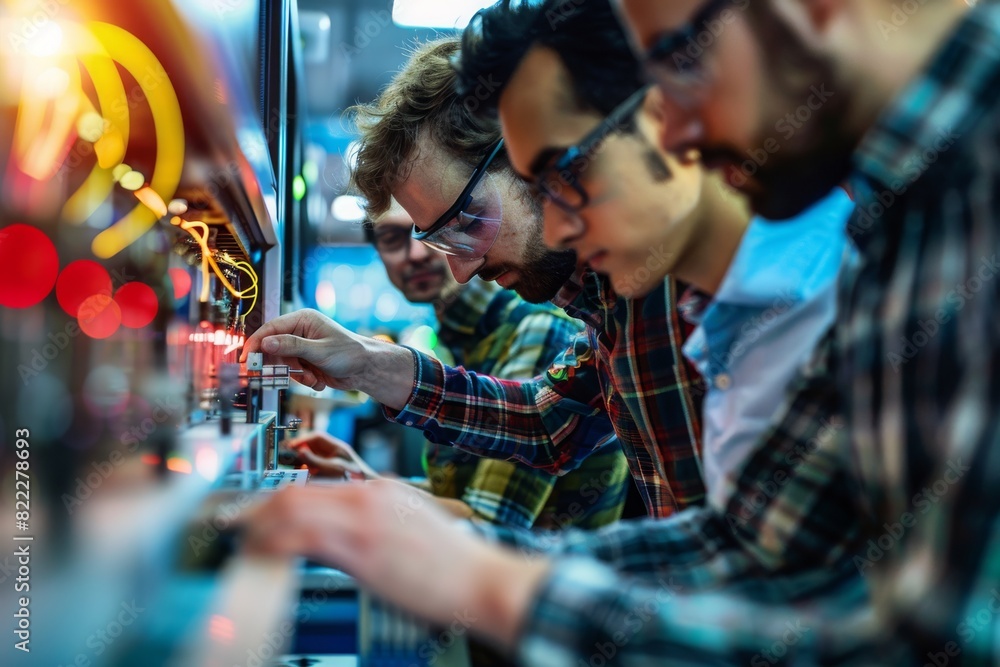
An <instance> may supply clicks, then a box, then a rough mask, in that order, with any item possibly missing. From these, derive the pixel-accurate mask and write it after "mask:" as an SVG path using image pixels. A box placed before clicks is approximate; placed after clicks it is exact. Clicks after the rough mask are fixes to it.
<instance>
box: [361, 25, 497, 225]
mask: <svg viewBox="0 0 1000 667" xmlns="http://www.w3.org/2000/svg"><path fill="white" fill-rule="evenodd" d="M459 45H460V41H459V39H458V38H457V37H449V38H445V39H438V40H435V41H432V42H428V43H426V44H423V45H420V46H418V47H416V48H415V49H414V50H413V52H412V54H411V56H410V59H409V60H408V61H407V63H406V64H405V65H404V66H403V68H402V69H401V70H400V71H399V73H397V74H396V76H395V77H394V78H393V80H392V81H391V82H390V83H389V85H388V86H386V88H385V90H383V91H382V93H381V94H380V95H379V96H378V98H377V99H376V100H375V101H374V102H371V103H370V104H357V105H355V106H353V107H351V108H349V109H348V110H347V111H348V114H350V115H351V116H352V117H353V120H354V123H355V125H356V127H357V129H358V132H359V134H360V137H359V144H360V148H359V150H358V159H357V166H356V167H355V169H354V173H353V174H352V175H351V181H352V183H353V185H354V186H355V187H356V188H357V190H358V191H359V192H360V194H361V195H362V196H363V197H364V198H365V199H366V200H367V204H366V213H367V214H368V218H369V219H375V218H378V217H379V216H380V215H382V214H383V213H385V211H386V210H387V209H388V208H389V203H390V200H391V198H392V190H393V188H394V187H395V186H396V184H397V183H399V182H400V181H401V180H403V179H405V178H406V177H407V176H408V175H409V169H410V167H411V163H412V159H411V157H412V153H413V147H414V145H415V143H416V141H417V138H418V137H420V136H421V134H423V133H427V135H426V136H428V137H429V138H430V139H431V140H432V141H434V142H435V143H436V144H438V145H439V146H441V147H442V148H443V149H445V150H446V151H447V152H448V153H449V154H450V155H453V156H454V157H455V158H456V159H458V160H461V161H462V162H464V163H466V164H468V165H469V169H470V171H471V170H472V169H473V168H474V167H475V165H476V164H477V163H478V162H479V161H480V159H482V157H483V155H485V154H486V152H487V151H488V150H489V149H490V147H491V146H492V145H493V144H494V143H496V141H497V140H498V139H500V126H499V125H498V124H497V122H496V121H495V120H491V119H484V118H479V117H477V115H476V111H477V109H478V107H479V99H478V98H477V97H476V96H475V95H467V96H464V97H461V96H459V95H458V93H457V92H456V89H455V84H456V81H457V74H456V72H455V67H454V64H453V63H454V61H455V60H456V58H457V56H458V53H459ZM508 167H509V163H508V162H507V156H506V154H505V153H504V152H503V151H501V153H500V154H498V155H497V157H496V159H494V161H493V164H492V165H491V167H490V171H497V170H500V169H506V168H508Z"/></svg>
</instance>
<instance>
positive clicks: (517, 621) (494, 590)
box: [475, 544, 551, 654]
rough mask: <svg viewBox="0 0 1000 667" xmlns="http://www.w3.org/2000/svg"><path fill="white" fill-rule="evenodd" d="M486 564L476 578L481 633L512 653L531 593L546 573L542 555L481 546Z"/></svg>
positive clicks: (547, 564)
mask: <svg viewBox="0 0 1000 667" xmlns="http://www.w3.org/2000/svg"><path fill="white" fill-rule="evenodd" d="M482 546H483V547H484V552H485V553H488V556H486V557H484V558H483V562H485V563H488V566H487V567H484V568H482V571H481V572H480V576H478V577H477V578H476V586H475V590H476V607H477V609H478V611H479V617H480V623H478V624H477V625H478V626H479V629H480V631H481V632H484V633H486V634H487V635H488V636H489V637H491V638H492V639H493V640H494V641H495V642H497V643H498V644H499V645H500V646H501V647H502V648H503V649H504V650H506V651H507V652H509V653H511V654H513V653H514V652H515V651H516V648H517V642H518V640H519V638H520V636H521V631H522V628H523V626H524V623H525V621H526V620H527V617H528V614H529V613H530V611H531V607H532V605H533V604H534V600H535V596H536V595H537V594H538V590H539V589H540V588H541V586H542V582H543V580H544V579H545V577H546V576H547V575H548V573H549V569H550V567H551V563H550V562H549V561H548V560H546V559H543V558H534V559H530V560H525V559H523V558H520V557H518V555H516V554H514V553H513V552H510V551H508V550H506V549H502V550H498V549H496V548H495V547H492V546H487V545H485V544H483V545H482Z"/></svg>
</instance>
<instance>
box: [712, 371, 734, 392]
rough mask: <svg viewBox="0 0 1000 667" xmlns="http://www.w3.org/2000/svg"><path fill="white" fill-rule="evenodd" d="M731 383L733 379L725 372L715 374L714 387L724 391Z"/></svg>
mask: <svg viewBox="0 0 1000 667" xmlns="http://www.w3.org/2000/svg"><path fill="white" fill-rule="evenodd" d="M732 383H733V379H732V378H731V377H729V375H727V374H726V373H719V374H718V375H716V376H715V387H716V389H721V390H722V391H725V390H726V389H729V386H730V385H731V384H732Z"/></svg>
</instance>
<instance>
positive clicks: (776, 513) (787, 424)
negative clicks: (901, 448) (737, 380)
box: [480, 338, 861, 589]
mask: <svg viewBox="0 0 1000 667" xmlns="http://www.w3.org/2000/svg"><path fill="white" fill-rule="evenodd" d="M828 348H829V338H827V339H826V340H825V342H824V344H823V345H821V347H820V348H819V349H818V350H817V353H816V357H815V358H814V359H813V361H812V362H811V363H810V365H809V366H807V367H806V368H805V369H803V370H802V371H801V373H800V375H799V377H798V379H797V380H796V381H795V382H794V383H793V386H792V390H791V391H792V397H791V399H790V400H789V401H788V402H787V404H786V407H785V410H784V412H783V414H784V417H783V418H782V419H781V420H780V421H779V422H778V423H777V424H776V425H775V426H774V427H772V429H771V431H770V432H769V433H768V434H767V436H766V438H765V440H764V441H763V443H762V444H761V445H760V446H759V447H758V448H757V449H756V450H755V452H754V453H753V454H752V455H751V457H750V459H749V460H748V461H747V463H746V465H745V466H744V468H743V470H742V473H741V474H740V476H739V478H738V479H736V480H734V481H733V482H730V484H731V485H732V490H731V491H730V493H729V494H728V495H727V497H728V498H729V499H730V500H729V501H728V503H727V505H726V506H725V507H714V506H703V507H698V508H691V509H688V510H685V511H683V512H680V513H678V514H677V515H675V516H672V517H669V518H667V519H660V520H639V521H624V522H620V523H618V524H615V525H612V526H608V527H607V528H604V529H601V530H599V531H594V532H591V531H579V530H569V531H563V532H559V533H542V532H535V533H528V532H525V531H519V530H516V529H509V528H503V527H496V526H482V527H480V531H481V532H482V533H483V534H484V536H486V537H487V538H488V539H491V540H494V541H498V542H502V543H505V544H508V545H510V546H513V547H515V548H517V549H520V550H522V551H523V552H526V553H531V552H536V553H547V554H551V555H558V554H574V555H586V556H590V557H593V558H597V559H599V560H601V561H604V562H605V563H608V564H610V565H612V566H613V567H614V568H616V569H618V570H621V571H623V572H630V573H658V574H664V575H670V576H675V577H677V578H678V580H679V581H680V582H681V583H683V585H684V586H685V587H688V588H697V589H701V588H709V587H713V586H718V585H721V584H725V583H728V582H732V581H734V580H738V579H741V578H746V577H748V576H750V575H754V574H773V573H776V572H783V571H786V570H789V569H790V568H794V567H795V566H796V565H797V564H800V563H811V564H815V565H817V566H820V567H827V568H829V567H830V566H832V565H835V564H841V565H842V564H844V563H845V561H848V560H849V559H848V555H849V554H852V553H853V551H852V547H853V545H854V544H855V543H856V541H857V538H858V535H859V534H860V526H859V518H858V517H859V513H860V512H861V510H860V509H859V508H858V506H857V503H856V501H855V498H856V489H855V487H854V485H853V484H852V483H851V482H850V476H849V475H848V466H847V460H846V452H845V449H844V443H843V441H842V439H841V436H842V435H843V431H844V428H843V424H844V422H843V420H842V419H841V418H840V417H839V416H838V413H837V410H838V404H837V403H836V395H835V392H834V391H833V382H832V377H831V375H830V373H831V368H830V367H829V364H828V362H827V361H828ZM810 572H813V570H812V569H810ZM807 580H808V577H806V581H807Z"/></svg>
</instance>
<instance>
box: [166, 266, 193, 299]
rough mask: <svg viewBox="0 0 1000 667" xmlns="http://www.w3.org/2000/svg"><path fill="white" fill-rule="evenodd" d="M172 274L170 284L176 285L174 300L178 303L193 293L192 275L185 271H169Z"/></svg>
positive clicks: (174, 269) (175, 269) (176, 269)
mask: <svg viewBox="0 0 1000 667" xmlns="http://www.w3.org/2000/svg"><path fill="white" fill-rule="evenodd" d="M167 273H169V274H170V282H172V283H173V284H174V298H175V299H177V300H178V301H179V300H181V299H183V298H184V297H186V296H187V295H188V292H190V291H191V274H190V273H188V272H187V271H185V270H184V269H178V268H173V269H167Z"/></svg>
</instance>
